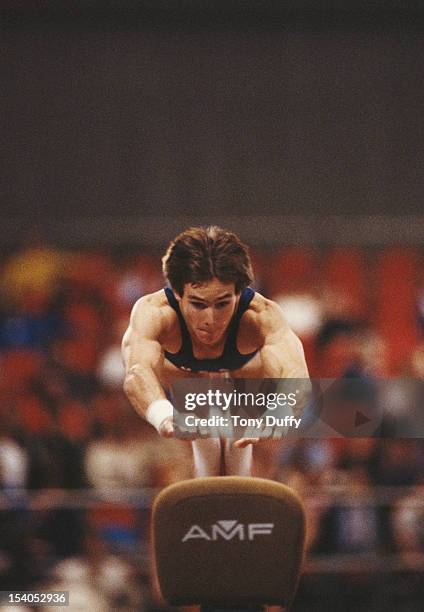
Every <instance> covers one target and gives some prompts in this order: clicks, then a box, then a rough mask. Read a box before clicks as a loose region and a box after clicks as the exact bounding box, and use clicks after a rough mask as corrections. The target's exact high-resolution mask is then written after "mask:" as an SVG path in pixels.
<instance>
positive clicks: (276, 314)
mask: <svg viewBox="0 0 424 612" xmlns="http://www.w3.org/2000/svg"><path fill="white" fill-rule="evenodd" d="M262 333H263V338H264V343H263V346H262V349H261V351H260V353H261V359H262V364H263V368H264V374H263V376H264V378H297V379H305V381H304V383H303V384H300V385H299V389H300V394H299V395H298V396H297V401H296V406H295V409H294V411H293V413H294V414H293V416H295V417H298V416H300V415H301V414H302V412H303V408H304V406H305V404H306V402H307V401H308V399H309V398H310V391H311V385H310V382H309V372H308V366H307V365H306V360H305V353H304V351H303V346H302V343H301V341H300V340H299V338H298V337H297V336H296V334H295V333H294V332H293V330H292V329H291V328H290V326H289V325H288V324H287V322H286V320H285V318H284V315H283V313H282V311H281V309H280V307H279V306H278V305H277V304H275V303H274V302H270V303H269V306H268V308H267V309H266V310H265V312H264V313H263V316H262Z"/></svg>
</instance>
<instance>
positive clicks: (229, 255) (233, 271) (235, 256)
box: [162, 225, 253, 295]
mask: <svg viewBox="0 0 424 612" xmlns="http://www.w3.org/2000/svg"><path fill="white" fill-rule="evenodd" d="M162 269H163V273H164V275H165V277H166V278H167V280H168V281H169V283H170V285H171V287H172V288H173V289H175V290H176V291H177V293H178V294H179V295H182V294H183V290H184V285H185V284H186V283H191V284H193V285H196V284H199V283H204V282H205V281H209V280H212V278H217V279H218V280H219V281H221V282H222V283H231V282H233V283H234V285H235V292H236V293H240V291H241V290H242V289H244V288H245V287H247V286H248V285H249V284H250V283H251V282H252V281H253V271H252V264H251V262H250V257H249V251H248V248H247V246H246V245H245V244H243V243H242V241H241V240H240V238H239V237H238V236H236V234H233V233H232V232H229V231H228V230H224V229H222V228H220V227H217V226H216V225H212V226H211V227H191V228H190V229H188V230H185V231H184V232H182V233H181V234H179V235H178V236H177V237H176V238H175V239H174V240H173V241H172V242H171V243H170V245H169V247H168V249H167V251H166V253H165V256H164V257H163V259H162Z"/></svg>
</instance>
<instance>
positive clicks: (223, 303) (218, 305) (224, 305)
mask: <svg viewBox="0 0 424 612" xmlns="http://www.w3.org/2000/svg"><path fill="white" fill-rule="evenodd" d="M229 303H230V302H228V301H226V302H218V304H217V305H216V307H217V308H219V309H221V308H225V307H226V306H228V304H229Z"/></svg>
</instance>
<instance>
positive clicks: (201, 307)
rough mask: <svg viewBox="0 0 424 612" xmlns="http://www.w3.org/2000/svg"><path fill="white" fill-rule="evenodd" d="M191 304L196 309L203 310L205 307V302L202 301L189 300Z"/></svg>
mask: <svg viewBox="0 0 424 612" xmlns="http://www.w3.org/2000/svg"><path fill="white" fill-rule="evenodd" d="M190 304H191V305H192V306H194V307H195V308H196V310H204V309H205V308H206V304H202V302H190Z"/></svg>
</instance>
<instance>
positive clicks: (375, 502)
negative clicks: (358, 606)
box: [0, 238, 424, 610]
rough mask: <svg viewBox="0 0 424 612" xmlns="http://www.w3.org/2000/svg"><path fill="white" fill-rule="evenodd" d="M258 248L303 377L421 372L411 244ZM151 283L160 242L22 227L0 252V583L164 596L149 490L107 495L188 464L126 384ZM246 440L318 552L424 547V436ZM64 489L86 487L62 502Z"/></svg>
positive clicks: (141, 605)
mask: <svg viewBox="0 0 424 612" xmlns="http://www.w3.org/2000/svg"><path fill="white" fill-rule="evenodd" d="M252 256H253V262H254V268H255V271H256V276H257V278H256V288H257V289H258V290H259V291H261V292H262V293H263V294H264V295H266V296H267V297H270V298H272V299H275V300H276V301H277V302H279V303H280V304H281V306H282V308H283V310H284V312H285V315H286V317H287V319H288V320H289V322H290V324H291V325H292V327H293V328H294V329H295V331H296V332H297V333H298V334H299V335H300V337H301V338H302V340H303V343H304V347H305V351H306V355H307V361H308V365H309V367H310V372H311V376H313V377H315V378H333V377H335V378H338V377H342V376H345V377H350V376H354V377H364V378H366V379H367V380H376V379H380V378H385V377H395V376H396V377H411V378H423V375H424V341H423V329H424V276H423V274H422V270H423V266H422V254H421V253H420V252H417V251H413V250H407V249H400V248H399V249H385V250H380V251H378V252H375V251H373V252H361V251H357V250H353V249H337V250H332V251H324V250H322V251H319V252H312V251H309V250H308V249H300V248H286V249H282V250H281V251H280V252H278V253H276V252H272V253H266V252H254V253H252ZM162 286H163V278H162V274H161V254H160V253H145V252H141V253H140V251H136V250H131V249H122V250H116V251H115V252H107V253H106V252H101V251H78V252H64V251H59V250H56V249H53V248H50V247H48V246H47V245H46V244H45V242H43V241H41V240H37V239H35V238H31V239H30V240H28V241H27V243H26V245H25V247H23V248H20V249H16V250H14V251H13V252H9V253H6V254H4V257H3V260H2V263H1V265H0V390H1V397H2V400H1V402H0V493H1V498H0V499H1V503H0V514H1V521H0V590H5V589H13V588H19V590H24V589H25V588H31V587H32V586H34V585H47V584H48V585H49V586H52V585H54V586H57V588H62V587H63V586H66V588H67V589H72V586H69V585H72V584H73V583H74V584H78V585H79V586H78V592H79V593H80V596H81V597H82V598H84V597H85V600H84V601H85V602H87V601H89V602H91V603H90V604H89V605H87V608H86V609H93V610H103V609H104V610H107V609H120V610H121V609H122V610H127V609H128V610H135V609H140V610H159V609H161V610H162V609H163V610H165V609H166V607H165V606H164V605H162V604H160V603H159V599H158V598H157V596H156V595H155V591H154V588H153V590H152V588H151V584H150V583H149V576H150V574H151V572H150V567H149V558H150V555H149V550H148V547H149V537H148V533H149V503H145V502H141V501H140V503H138V502H137V503H125V501H123V500H122V499H121V498H117V499H116V500H114V501H110V499H109V497H108V495H109V494H110V492H111V491H127V492H128V491H134V492H137V491H140V490H146V491H148V490H156V489H160V488H162V487H164V486H166V485H168V484H170V483H172V482H176V481H178V480H181V479H184V478H190V477H191V476H192V463H191V454H190V448H189V446H188V445H187V443H184V442H181V441H173V440H163V439H160V438H159V437H158V436H157V434H156V433H155V432H154V431H153V430H152V428H151V427H150V426H149V425H147V424H146V423H145V422H144V421H143V420H142V419H141V418H140V417H139V416H138V415H137V414H136V413H135V411H134V410H133V409H132V408H131V406H130V405H129V403H128V401H127V399H126V398H125V396H124V394H123V392H122V380H123V366H122V361H121V354H120V343H121V338H122V335H123V332H124V330H125V328H126V326H127V324H128V319H129V314H130V311H131V307H132V305H133V304H134V302H135V301H136V300H137V298H138V297H140V296H141V295H144V294H146V293H150V292H153V291H156V290H158V289H160V288H161V287H162ZM255 453H256V462H257V465H258V466H260V471H261V475H266V476H267V477H269V478H273V479H276V480H278V481H280V482H285V483H287V484H289V485H290V486H292V487H293V488H294V489H296V490H297V491H298V492H299V493H300V495H301V496H302V497H303V498H304V499H305V503H306V508H307V513H308V534H307V545H308V550H309V551H310V554H311V556H312V557H313V556H322V555H346V554H353V553H354V554H360V555H369V554H379V555H386V556H390V555H393V554H396V555H398V556H399V558H402V556H404V557H405V556H406V557H407V556H408V555H409V557H408V558H411V557H410V555H418V557H419V556H420V555H423V554H424V527H423V525H424V521H423V518H424V505H423V503H422V491H423V490H424V488H423V487H424V481H423V476H422V474H423V468H424V443H423V442H422V441H421V440H395V439H393V440H385V439H379V438H358V439H344V438H342V437H340V438H335V439H316V440H296V441H293V440H287V441H285V442H275V441H272V442H263V443H261V444H259V445H258V446H257V447H256V448H255ZM46 489H48V490H49V493H45V490H46ZM67 490H69V491H76V490H78V491H79V492H80V493H79V494H80V495H83V494H84V492H85V493H87V492H93V491H94V492H96V494H98V497H97V498H96V500H97V501H96V502H95V503H94V502H93V500H91V501H90V503H87V504H85V505H84V504H81V505H78V504H74V505H72V504H68V505H67V503H66V501H64V500H67V499H69V497H66V495H65V492H66V491H67ZM24 493H25V494H24ZM27 493H30V495H27ZM75 499H79V497H78V496H77V495H76V494H75ZM312 557H311V558H312ZM406 557H405V558H406ZM414 558H415V557H414ZM305 584H307V583H305ZM58 585H59V586H58ZM311 588H313V587H312V586H311ZM305 589H306V591H305ZM305 589H304V591H302V590H301V591H300V593H301V594H302V593H303V594H304V597H305V598H306V599H305V601H306V600H307V587H305ZM305 605H306V604H305ZM82 609H84V607H83V608H82ZM299 609H302V608H299ZM305 609H307V608H305ZM311 609H312V608H311ZM314 609H317V608H314ZM364 609H365V608H364ZM411 609H413V608H411Z"/></svg>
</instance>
